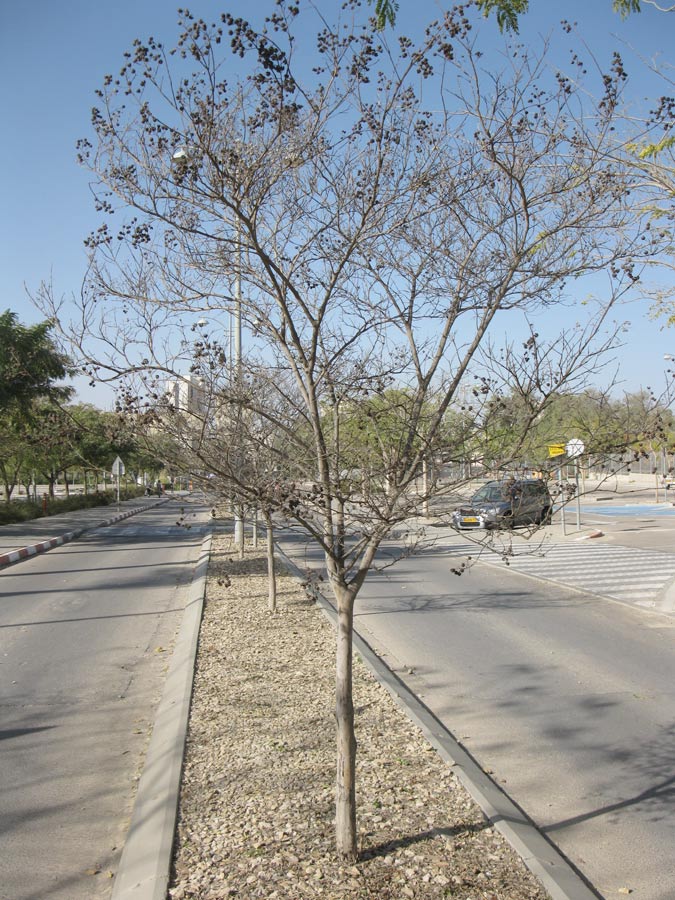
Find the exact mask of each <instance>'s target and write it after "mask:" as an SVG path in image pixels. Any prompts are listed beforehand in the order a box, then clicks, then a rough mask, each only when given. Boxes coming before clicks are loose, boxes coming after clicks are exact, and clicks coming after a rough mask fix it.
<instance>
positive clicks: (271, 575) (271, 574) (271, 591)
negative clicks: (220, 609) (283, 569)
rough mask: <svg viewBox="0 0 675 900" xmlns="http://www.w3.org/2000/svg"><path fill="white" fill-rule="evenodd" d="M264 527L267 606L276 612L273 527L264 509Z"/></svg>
mask: <svg viewBox="0 0 675 900" xmlns="http://www.w3.org/2000/svg"><path fill="white" fill-rule="evenodd" d="M264 516H265V527H266V531H267V586H268V594H267V598H268V600H267V606H268V608H269V611H270V612H276V609H277V573H276V568H275V566H274V529H273V526H272V516H271V515H270V513H269V512H268V511H267V510H265V512H264Z"/></svg>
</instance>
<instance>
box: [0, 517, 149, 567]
mask: <svg viewBox="0 0 675 900" xmlns="http://www.w3.org/2000/svg"><path fill="white" fill-rule="evenodd" d="M166 502H167V501H166V500H160V501H159V502H158V503H152V504H148V505H147V506H138V507H134V508H133V509H130V510H127V511H126V512H123V513H119V514H118V515H116V516H113V517H112V518H111V519H106V520H105V521H103V522H97V523H96V524H95V525H85V526H83V527H82V528H78V529H76V530H75V531H68V532H66V533H65V534H62V535H59V536H58V537H54V538H50V539H49V540H48V541H40V543H39V544H31V545H30V546H28V547H21V548H20V549H19V550H11V551H10V552H9V553H3V554H2V555H1V556H0V569H4V568H5V567H6V566H11V565H13V564H14V563H17V562H21V560H22V559H28V558H29V557H31V556H36V555H37V554H38V553H46V552H47V551H48V550H51V549H53V548H54V547H58V546H59V545H60V544H67V543H69V542H70V541H74V540H75V539H76V538H79V537H80V536H81V535H83V534H84V533H85V532H86V531H94V530H95V529H96V528H104V527H105V526H106V525H114V524H115V523H116V522H121V521H122V520H123V519H128V518H129V517H130V516H135V515H137V514H138V513H140V512H143V511H144V510H146V509H152V508H153V507H155V506H159V505H160V503H166Z"/></svg>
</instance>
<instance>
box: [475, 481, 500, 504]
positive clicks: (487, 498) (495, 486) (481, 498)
mask: <svg viewBox="0 0 675 900" xmlns="http://www.w3.org/2000/svg"><path fill="white" fill-rule="evenodd" d="M508 497H509V486H508V485H506V484H500V483H499V482H498V481H489V482H488V483H487V484H484V485H483V487H482V488H479V489H478V490H477V491H476V493H475V494H474V495H473V497H472V498H471V502H472V503H501V502H502V501H504V500H508Z"/></svg>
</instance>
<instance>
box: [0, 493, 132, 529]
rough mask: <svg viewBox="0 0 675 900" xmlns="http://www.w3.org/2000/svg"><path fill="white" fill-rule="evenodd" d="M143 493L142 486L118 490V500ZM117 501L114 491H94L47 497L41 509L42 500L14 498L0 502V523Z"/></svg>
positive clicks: (21, 520)
mask: <svg viewBox="0 0 675 900" xmlns="http://www.w3.org/2000/svg"><path fill="white" fill-rule="evenodd" d="M143 493H144V489H143V488H142V487H138V488H136V487H134V488H129V489H127V490H121V491H120V500H131V499H133V498H134V497H140V496H142V494H143ZM116 502H117V492H116V491H105V493H103V492H101V491H96V492H95V493H93V494H73V495H71V496H70V497H60V498H58V499H50V498H48V499H47V509H46V511H45V510H44V509H43V505H42V501H38V502H37V503H33V502H32V501H30V500H14V501H12V502H11V503H2V504H0V525H11V524H13V523H15V522H28V521H30V520H31V519H41V518H42V517H43V516H55V515H58V513H64V512H73V511H74V510H77V509H89V508H90V507H92V506H109V505H110V504H111V503H116Z"/></svg>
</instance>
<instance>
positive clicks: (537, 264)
mask: <svg viewBox="0 0 675 900" xmlns="http://www.w3.org/2000/svg"><path fill="white" fill-rule="evenodd" d="M270 6H272V4H270ZM359 7H360V3H359V0H348V2H347V3H345V4H344V5H343V8H342V12H341V16H342V18H341V20H340V21H339V22H338V23H336V24H335V25H332V24H331V23H328V22H327V21H326V19H325V17H323V16H322V15H321V14H320V13H319V12H318V10H317V9H316V6H315V5H314V4H311V3H308V4H307V5H306V6H305V5H302V4H300V3H297V2H287V3H285V2H282V3H277V4H275V5H274V6H273V12H271V13H270V14H269V15H268V16H267V18H265V20H264V22H263V23H262V24H260V25H256V24H255V23H250V22H247V21H244V20H242V19H241V18H235V17H233V16H231V15H228V14H224V15H223V17H222V18H221V19H220V20H219V21H218V22H214V23H211V24H209V23H207V22H205V21H202V20H200V19H196V18H195V17H193V16H192V15H191V14H190V13H189V12H188V11H186V10H183V11H182V12H181V14H180V25H181V32H180V35H179V37H178V40H177V42H176V46H175V48H174V49H173V50H168V49H166V48H165V47H164V46H163V45H162V44H161V43H159V42H158V41H156V40H154V39H152V38H150V39H148V40H147V41H140V40H139V41H136V42H135V43H134V45H133V47H132V49H131V50H130V52H129V53H128V54H127V55H126V57H125V62H124V64H123V67H122V70H121V71H120V72H119V74H118V76H112V75H110V76H108V77H107V78H106V79H105V81H104V84H103V85H102V87H101V89H100V91H99V92H98V102H97V106H96V108H95V109H94V110H93V114H92V124H93V131H94V135H93V138H92V139H91V140H89V139H85V140H82V141H81V142H80V144H79V157H80V161H81V162H82V163H83V165H85V166H87V167H88V168H89V169H90V170H91V172H92V175H93V177H94V181H95V192H96V202H97V207H98V209H99V211H100V212H101V213H102V215H103V217H104V220H103V221H102V224H101V226H100V228H99V229H98V230H97V231H96V232H95V233H93V234H92V235H90V237H89V238H88V240H87V246H88V249H89V252H90V254H91V259H90V266H89V269H88V277H87V281H86V283H85V285H84V286H83V290H82V292H81V294H80V296H79V297H78V298H77V302H78V303H79V307H80V308H79V309H78V311H77V314H76V315H75V317H74V319H73V320H72V321H71V322H62V324H61V327H62V329H63V331H64V333H65V334H67V335H69V337H70V339H71V341H72V345H73V347H74V348H76V350H77V352H78V362H81V363H82V364H83V365H86V366H87V367H88V368H89V371H90V372H91V373H92V376H93V377H99V378H110V379H119V380H121V381H122V382H124V383H125V389H124V398H125V401H126V402H128V404H129V408H131V409H133V410H134V411H137V412H138V413H139V416H140V415H141V414H142V413H143V410H146V411H152V412H154V415H155V427H156V422H157V419H159V421H160V422H161V423H162V424H161V427H165V428H175V429H176V432H177V434H179V435H181V436H182V437H183V440H184V447H185V451H186V453H188V452H189V453H190V454H192V455H193V457H194V458H196V459H199V460H202V461H203V465H202V470H203V471H204V470H205V471H206V472H211V473H213V474H216V475H218V479H217V480H216V482H215V486H218V487H219V489H220V491H221V492H222V495H223V496H227V495H228V493H229V492H231V491H235V492H236V495H237V496H238V497H245V498H249V499H250V500H251V502H255V501H257V500H262V501H263V502H264V504H265V506H266V507H267V508H270V507H272V505H273V504H276V506H275V508H276V509H278V510H280V511H281V512H283V513H284V515H286V516H287V517H288V518H289V519H290V520H292V522H293V523H294V525H295V527H296V528H298V529H301V531H302V534H303V535H304V536H306V538H307V539H308V540H312V541H313V542H314V543H315V544H316V545H317V546H318V547H319V548H320V549H321V551H322V552H323V557H324V561H325V567H326V571H327V573H328V580H329V583H330V586H331V588H332V591H333V594H334V597H335V601H336V606H337V610H338V620H339V624H338V629H337V645H338V652H337V654H336V658H337V673H336V719H337V723H338V753H339V759H340V762H339V765H338V779H337V801H336V834H337V848H338V853H339V855H340V856H342V857H344V858H348V859H352V858H354V856H355V854H356V848H357V839H356V838H357V835H356V820H355V754H356V745H355V737H354V706H353V698H352V695H351V660H352V644H351V639H352V630H353V623H354V605H355V601H356V598H357V596H358V593H359V590H360V589H361V587H362V585H363V583H364V580H365V579H366V577H367V576H368V573H369V572H370V571H371V568H372V567H373V565H375V563H376V560H377V559H378V552H379V550H380V548H381V545H382V543H383V541H385V540H386V539H387V538H388V537H389V536H391V534H392V532H393V531H394V529H395V528H397V526H400V525H402V524H403V523H407V522H408V521H409V520H411V519H412V518H414V517H416V516H418V515H419V513H420V509H421V508H423V504H424V502H425V501H426V500H429V499H430V498H431V497H433V496H435V495H436V494H438V493H439V492H440V491H441V490H443V489H445V490H448V486H447V485H444V486H442V485H441V484H440V482H439V480H438V479H435V478H434V477H431V478H430V479H429V480H428V482H427V483H426V484H424V485H423V486H421V487H420V485H419V475H420V472H421V471H423V470H424V469H425V468H426V466H427V464H428V462H429V460H430V457H432V456H433V455H434V454H437V453H438V454H440V453H444V452H452V451H456V450H457V446H456V444H457V442H461V445H462V447H464V446H471V448H472V450H473V449H475V447H476V443H475V442H478V448H479V450H480V446H481V445H480V441H484V437H483V432H484V429H483V425H484V423H485V416H486V414H488V413H489V405H488V403H487V402H486V401H487V398H494V397H495V396H499V394H500V393H503V392H504V391H505V390H509V391H512V390H517V391H518V392H519V394H520V395H521V396H523V397H526V398H527V417H525V418H524V419H523V420H522V422H521V428H525V429H527V427H528V423H530V422H531V421H534V420H535V419H536V416H537V414H538V412H540V411H541V410H542V409H544V408H546V406H547V404H548V403H549V402H550V398H551V397H552V396H554V395H557V394H559V393H561V392H562V391H564V390H565V389H567V390H575V389H576V390H578V389H581V388H582V387H583V386H584V384H585V382H586V379H588V378H589V377H590V375H591V374H594V373H596V372H597V371H598V369H599V368H601V366H602V359H603V352H604V351H606V350H607V349H608V348H611V347H612V346H613V345H614V343H615V338H616V333H617V330H618V328H619V327H620V326H615V325H613V324H612V323H611V320H610V315H611V310H612V308H613V305H614V303H616V302H618V300H619V299H620V298H621V297H623V296H624V295H625V293H626V292H627V291H630V290H631V288H632V285H633V284H634V283H635V281H636V280H637V279H638V277H639V273H638V271H636V269H635V267H634V266H633V257H634V255H635V254H636V253H638V248H639V253H640V255H644V252H645V251H648V249H649V248H648V246H645V244H644V243H638V242H639V238H640V236H641V235H640V232H639V228H638V226H637V225H636V222H635V218H634V215H633V209H632V207H631V202H632V201H631V199H630V189H631V187H632V184H631V180H630V179H631V173H630V172H624V171H622V170H621V169H620V168H619V167H618V166H617V165H616V161H615V159H614V158H613V157H612V155H611V154H608V152H607V147H608V143H610V142H611V141H612V140H613V135H614V128H615V124H616V123H615V117H616V114H617V109H618V105H619V100H620V95H621V88H622V84H623V70H622V67H621V66H620V65H618V64H617V63H616V61H614V62H613V63H612V64H611V65H610V67H609V71H608V72H607V74H606V76H605V77H604V78H603V88H604V92H603V95H602V96H601V97H600V98H599V99H598V100H597V102H595V101H593V100H592V97H591V95H590V93H588V92H586V91H585V89H584V86H583V84H582V81H583V78H582V77H580V78H579V79H577V78H575V79H570V78H566V77H565V76H564V75H562V74H556V73H551V71H550V68H549V67H548V66H547V65H546V64H545V60H544V59H543V58H542V55H541V54H543V53H544V50H543V49H542V51H541V54H540V55H539V56H537V54H536V53H534V52H533V51H532V49H531V48H527V47H510V46H509V47H508V51H509V52H508V53H507V52H505V53H504V54H503V55H499V58H498V59H497V57H496V55H492V54H491V55H490V56H489V57H488V55H483V53H482V51H481V47H480V41H479V40H478V39H477V38H475V36H474V35H473V33H472V23H471V20H470V18H469V17H468V15H467V10H465V8H463V7H461V6H460V7H457V8H456V9H455V10H453V11H450V12H449V13H448V14H447V15H445V16H443V17H442V18H441V19H439V21H437V22H434V23H431V24H430V25H429V27H428V28H427V29H426V31H425V33H424V36H423V38H422V39H421V41H420V43H419V45H417V46H413V44H412V41H411V40H409V39H407V38H406V39H401V40H399V41H397V42H396V41H392V42H391V43H389V41H388V37H389V36H388V34H387V33H386V32H377V31H373V28H372V23H371V22H370V21H365V22H364V20H363V14H362V12H361V11H360V9H359ZM474 14H475V10H474ZM350 15H351V17H352V20H351V21H350V22H349V23H347V22H346V19H347V18H348V17H349V16H350ZM303 16H306V17H312V18H310V22H312V23H314V26H315V27H316V29H317V35H316V36H317V40H316V44H315V51H314V52H315V56H314V58H313V59H311V60H308V56H310V55H311V50H310V49H308V48H309V46H310V44H311V42H309V41H307V40H306V39H305V37H303V40H302V41H300V40H299V35H301V34H302V35H306V34H307V31H306V30H304V31H303V30H302V26H305V29H306V28H307V27H308V26H306V25H305V22H306V19H303V18H302V17H303ZM298 17H300V20H299V21H298ZM228 39H229V40H228ZM228 43H229V52H228V49H227V47H228ZM301 43H302V48H303V49H302V52H300V50H299V47H300V44H301ZM120 219H121V221H120ZM589 273H597V274H598V275H599V276H600V277H601V278H602V279H603V292H602V296H601V297H599V298H597V299H595V300H594V299H591V300H589V302H588V303H587V304H586V305H584V306H583V308H580V309H579V320H578V322H576V323H570V320H569V317H566V318H565V323H564V325H563V326H561V328H562V329H563V330H562V333H561V334H554V335H548V336H546V337H543V336H540V335H539V334H538V333H537V332H536V331H535V330H534V329H529V333H528V329H527V327H526V322H527V317H528V315H530V314H532V315H542V314H545V313H547V311H549V310H556V309H557V308H558V307H559V306H563V305H565V304H566V303H569V302H570V294H571V293H572V294H574V292H575V290H576V282H577V280H578V279H580V278H582V277H584V276H586V275H588V274H589ZM570 285H573V286H574V287H570ZM43 301H44V308H45V309H49V310H56V309H57V308H58V301H57V300H55V298H53V297H52V296H50V294H49V292H48V291H47V293H46V294H44V295H43ZM504 323H508V325H506V327H507V328H510V329H511V331H512V336H511V337H510V338H509V339H508V341H507V346H506V347H505V348H497V347H495V345H494V341H493V336H494V334H495V330H496V328H497V325H499V326H500V327H501V325H502V324H504ZM233 326H234V327H233ZM242 327H243V329H244V331H245V336H246V341H245V351H242V347H241V341H240V340H239V339H238V338H239V336H240V334H241V331H240V330H239V329H240V328H242ZM519 328H520V329H521V330H523V329H524V332H523V336H521V335H520V334H519V331H518V329H519ZM233 331H234V336H235V341H234V344H235V352H234V356H233V354H232V353H231V343H232V342H231V340H230V336H231V335H232V332H233ZM188 373H189V374H188ZM167 376H168V377H171V378H172V379H175V380H176V381H181V382H182V385H183V386H184V387H186V388H198V390H193V391H192V393H191V394H190V391H189V390H188V391H186V392H185V398H184V399H180V398H179V402H178V403H175V404H170V403H166V398H165V393H166V391H165V389H164V387H163V385H162V381H163V380H164V379H166V378H167ZM179 393H180V392H179ZM181 396H182V394H181ZM464 397H466V402H464V401H463V399H462V398H464ZM460 404H461V407H460V410H459V412H461V413H463V414H464V415H463V416H462V417H461V419H459V420H458V419H456V418H454V417H453V412H455V411H456V409H457V406H458V405H460ZM164 423H167V424H166V425H164ZM469 432H470V433H469ZM513 446H514V447H515V452H518V447H519V444H518V441H516V442H515V444H514V445H513ZM477 452H478V451H477ZM211 461H212V463H213V468H210V466H211ZM506 462H513V458H511V459H510V460H506ZM207 466H209V468H207ZM406 527H407V526H406ZM403 552H407V548H406V549H405V550H404V551H403Z"/></svg>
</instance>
